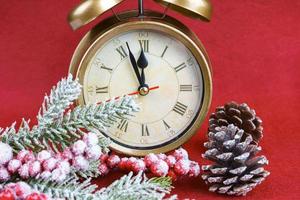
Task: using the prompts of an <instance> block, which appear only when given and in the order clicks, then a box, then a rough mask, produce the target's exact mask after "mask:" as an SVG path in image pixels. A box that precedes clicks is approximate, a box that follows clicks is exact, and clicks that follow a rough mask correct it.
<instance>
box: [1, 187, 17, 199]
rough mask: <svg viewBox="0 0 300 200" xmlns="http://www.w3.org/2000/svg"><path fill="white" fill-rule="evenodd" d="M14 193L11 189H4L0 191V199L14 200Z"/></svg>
mask: <svg viewBox="0 0 300 200" xmlns="http://www.w3.org/2000/svg"><path fill="white" fill-rule="evenodd" d="M14 199H15V197H14V194H13V191H12V190H11V189H4V190H3V191H2V192H0V200H14Z"/></svg>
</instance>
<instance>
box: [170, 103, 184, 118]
mask: <svg viewBox="0 0 300 200" xmlns="http://www.w3.org/2000/svg"><path fill="white" fill-rule="evenodd" d="M187 108H188V107H187V106H186V105H184V104H183V103H180V102H177V103H176V105H175V106H174V108H173V111H174V112H176V113H178V114H179V115H182V116H183V115H184V114H185V112H186V110H187Z"/></svg>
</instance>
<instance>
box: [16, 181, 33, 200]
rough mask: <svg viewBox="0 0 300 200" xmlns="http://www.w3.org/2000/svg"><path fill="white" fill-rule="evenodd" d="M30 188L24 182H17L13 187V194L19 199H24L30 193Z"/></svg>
mask: <svg viewBox="0 0 300 200" xmlns="http://www.w3.org/2000/svg"><path fill="white" fill-rule="evenodd" d="M31 192H32V191H31V187H30V186H29V185H28V184H27V183H25V182H18V183H17V184H16V187H15V193H16V195H17V197H19V198H25V197H27V196H28V195H29V194H30V193H31Z"/></svg>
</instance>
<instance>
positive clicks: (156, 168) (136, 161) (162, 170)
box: [99, 148, 200, 180]
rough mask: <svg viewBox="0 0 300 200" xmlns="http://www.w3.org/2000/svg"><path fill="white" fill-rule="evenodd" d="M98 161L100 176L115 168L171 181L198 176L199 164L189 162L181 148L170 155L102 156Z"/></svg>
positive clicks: (186, 154) (185, 152)
mask: <svg viewBox="0 0 300 200" xmlns="http://www.w3.org/2000/svg"><path fill="white" fill-rule="evenodd" d="M100 160H101V164H100V165H99V171H100V173H101V174H102V175H106V174H107V173H108V172H109V171H110V170H112V169H116V168H118V169H120V170H123V171H133V172H135V173H138V172H139V171H144V172H151V173H152V174H153V175H154V176H170V177H171V178H172V179H173V180H176V179H177V178H178V177H181V176H190V177H196V176H198V175H199V174H200V167H199V164H198V163H197V162H195V161H190V160H189V156H188V153H187V151H186V150H184V149H183V148H180V149H177V150H175V151H174V153H173V154H170V155H166V154H157V155H156V154H153V153H150V154H149V155H147V156H145V157H144V158H135V157H130V158H128V157H123V158H120V157H119V156H117V155H110V156H108V155H106V154H103V155H102V156H101V157H100Z"/></svg>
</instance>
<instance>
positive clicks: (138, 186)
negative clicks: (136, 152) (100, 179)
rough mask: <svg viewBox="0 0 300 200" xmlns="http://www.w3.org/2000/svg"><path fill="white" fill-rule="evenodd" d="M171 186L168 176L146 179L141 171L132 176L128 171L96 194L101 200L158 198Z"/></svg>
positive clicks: (156, 199)
mask: <svg viewBox="0 0 300 200" xmlns="http://www.w3.org/2000/svg"><path fill="white" fill-rule="evenodd" d="M171 188H172V186H171V179H170V178H169V177H160V178H152V179H147V177H146V176H144V175H142V173H139V174H138V175H137V176H135V177H132V173H130V174H128V175H127V176H123V177H122V178H121V179H120V180H117V181H115V182H114V183H112V184H111V185H110V186H109V187H107V188H103V189H102V190H100V191H99V192H97V193H96V195H97V196H98V197H99V198H101V199H103V200H104V199H105V200H125V199H126V200H127V199H129V200H134V199H139V200H159V199H163V198H164V197H165V195H166V194H169V193H170V190H171ZM175 198H176V197H175V196H173V197H172V199H175Z"/></svg>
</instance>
